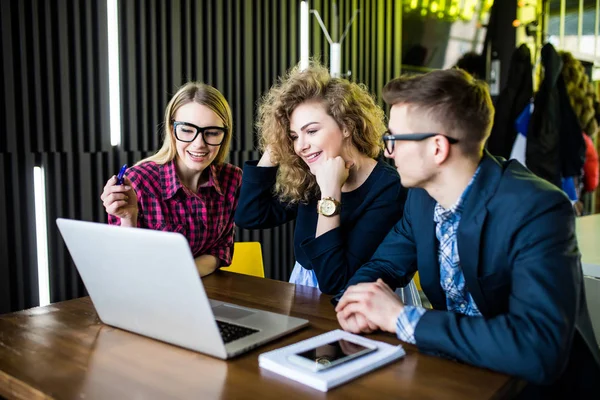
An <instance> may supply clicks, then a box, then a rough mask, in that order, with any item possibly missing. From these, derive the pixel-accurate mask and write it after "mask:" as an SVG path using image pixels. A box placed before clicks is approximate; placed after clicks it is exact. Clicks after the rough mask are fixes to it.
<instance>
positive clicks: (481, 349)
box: [335, 69, 600, 398]
mask: <svg viewBox="0 0 600 400" xmlns="http://www.w3.org/2000/svg"><path fill="white" fill-rule="evenodd" d="M383 97H384V100H385V101H386V102H387V103H388V104H390V105H391V111H390V120H389V132H386V134H385V135H384V136H383V141H384V143H385V149H386V150H385V151H386V155H387V156H388V157H390V158H393V159H394V161H395V164H396V167H397V169H398V172H399V174H400V177H401V179H402V184H403V185H404V186H406V187H409V188H412V189H410V191H409V194H408V199H407V201H406V205H405V209H404V215H403V217H402V219H401V221H399V222H398V223H397V224H396V225H395V226H394V228H392V230H391V231H390V233H389V234H388V236H387V237H386V238H385V239H384V241H383V243H382V244H381V245H380V246H379V248H378V249H377V251H376V252H375V254H374V255H373V257H372V258H371V260H370V262H368V263H367V264H365V265H363V266H362V267H361V268H360V269H359V270H358V271H357V273H356V274H355V275H354V277H353V278H352V279H351V280H350V282H349V284H348V288H347V289H346V291H345V293H344V294H343V296H341V295H340V296H341V299H340V296H338V297H337V298H336V299H335V300H338V299H339V303H338V304H337V307H336V311H337V313H338V320H339V322H340V325H341V326H342V327H343V328H344V329H345V330H348V331H351V332H357V333H358V332H370V331H373V330H376V329H381V330H385V331H389V332H394V333H396V335H397V336H398V338H399V339H400V340H402V341H405V342H407V343H411V344H416V345H417V346H418V348H419V349H420V350H421V351H424V352H428V353H432V354H436V355H442V356H445V357H449V358H452V359H456V360H460V361H463V362H466V363H469V364H473V365H476V366H480V367H484V368H490V369H493V370H496V371H500V372H503V373H507V374H510V375H515V376H518V377H520V378H522V379H525V380H527V381H528V382H529V383H530V384H529V385H528V386H527V388H526V389H525V392H524V393H523V395H524V397H526V398H535V397H540V398H554V397H558V398H563V397H564V396H568V397H569V398H582V397H586V395H588V394H590V393H594V391H595V394H594V396H597V394H598V393H600V391H598V390H599V389H598V386H597V385H598V378H600V367H599V365H600V354H599V351H598V345H597V344H596V341H595V338H594V335H593V331H592V326H591V323H590V319H589V315H588V311H587V305H586V300H585V294H584V287H583V277H582V270H581V264H580V254H579V251H578V248H577V240H576V237H575V220H574V214H573V210H572V208H571V204H570V202H569V200H568V199H567V197H566V196H565V195H564V194H563V193H562V192H561V191H560V190H559V189H558V188H556V187H554V186H553V185H551V184H549V183H548V182H546V181H544V180H542V179H540V178H538V177H536V176H534V175H533V174H532V173H531V172H530V171H529V170H527V169H526V168H525V167H524V166H522V165H521V164H519V163H518V162H517V161H514V160H513V161H506V160H504V159H502V158H498V157H494V156H492V155H491V154H489V153H488V152H487V151H486V150H485V149H484V144H485V141H486V140H487V138H488V136H489V133H490V130H491V124H492V121H493V114H494V110H493V106H492V103H491V99H490V96H489V93H488V90H487V88H486V87H485V85H484V84H483V83H481V82H479V81H477V80H475V79H473V78H472V77H471V76H470V75H469V74H467V73H466V72H464V71H462V70H458V69H454V70H441V71H434V72H430V73H428V74H425V75H420V76H414V77H400V78H397V79H394V80H392V81H391V82H389V83H388V84H387V85H386V87H385V88H384V91H383ZM417 270H418V271H419V276H420V281H421V285H422V288H423V291H424V292H425V294H426V295H427V297H428V299H429V301H430V302H431V304H432V306H433V310H429V309H424V308H421V307H413V306H408V305H404V304H402V302H401V301H400V300H399V299H398V298H397V297H396V296H395V295H394V292H393V291H392V288H395V287H398V286H403V285H406V284H407V283H408V282H409V281H410V279H411V278H412V276H413V275H414V273H415V272H416V271H417ZM390 287H391V288H390Z"/></svg>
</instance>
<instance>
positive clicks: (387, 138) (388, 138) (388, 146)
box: [382, 131, 458, 154]
mask: <svg viewBox="0 0 600 400" xmlns="http://www.w3.org/2000/svg"><path fill="white" fill-rule="evenodd" d="M434 136H443V137H445V138H446V139H447V140H448V143H450V144H455V143H458V139H455V138H453V137H450V136H446V135H442V134H441V133H405V134H403V135H392V134H391V133H390V131H387V132H385V134H384V135H383V137H382V139H383V144H384V146H385V150H386V151H387V152H388V154H392V153H393V152H394V147H395V143H396V140H412V141H417V142H420V141H421V140H425V139H429V138H430V137H434Z"/></svg>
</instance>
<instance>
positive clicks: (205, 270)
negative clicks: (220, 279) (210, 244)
mask: <svg viewBox="0 0 600 400" xmlns="http://www.w3.org/2000/svg"><path fill="white" fill-rule="evenodd" d="M194 261H195V262H196V269H197V270H198V273H199V274H200V276H206V275H210V274H212V273H213V272H215V270H216V269H217V268H219V265H221V260H219V259H218V258H217V257H215V256H213V255H210V254H203V255H201V256H198V257H196V259H195V260H194Z"/></svg>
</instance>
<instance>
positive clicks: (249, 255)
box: [223, 242, 265, 278]
mask: <svg viewBox="0 0 600 400" xmlns="http://www.w3.org/2000/svg"><path fill="white" fill-rule="evenodd" d="M223 271H229V272H235V273H237V274H244V275H252V276H257V277H259V278H264V277H265V267H264V265H263V259H262V249H261V247H260V242H235V243H234V244H233V259H232V260H231V265H230V266H229V267H223Z"/></svg>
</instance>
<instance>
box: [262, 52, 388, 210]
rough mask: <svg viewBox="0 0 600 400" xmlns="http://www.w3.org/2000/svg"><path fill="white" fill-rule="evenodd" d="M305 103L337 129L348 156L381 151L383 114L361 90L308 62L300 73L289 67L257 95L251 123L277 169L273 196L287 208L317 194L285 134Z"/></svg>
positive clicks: (374, 154)
mask: <svg viewBox="0 0 600 400" xmlns="http://www.w3.org/2000/svg"><path fill="white" fill-rule="evenodd" d="M307 101H317V102H320V103H321V104H322V105H323V106H324V108H325V111H326V112H327V114H328V115H330V116H331V117H332V118H333V119H334V120H335V121H336V123H337V124H338V126H339V127H340V129H342V130H346V131H347V132H348V133H349V134H350V136H349V140H346V141H345V142H346V143H347V144H346V145H347V146H349V149H348V150H349V153H352V152H353V151H358V152H360V153H361V154H363V155H366V156H368V157H369V158H373V159H376V158H377V157H378V156H379V155H380V154H381V152H382V150H383V142H382V140H381V136H382V135H383V133H384V132H385V129H386V128H385V124H384V113H383V110H382V109H381V107H379V106H378V105H377V103H376V102H375V100H374V98H373V97H372V96H371V95H370V94H369V92H368V90H367V87H366V86H365V85H362V84H356V83H354V82H350V81H348V80H346V79H341V78H332V77H331V76H330V75H329V72H328V71H327V69H326V68H325V67H323V66H322V65H320V64H318V63H316V62H314V61H313V62H311V65H310V66H309V67H308V68H307V69H306V70H304V71H301V70H300V68H299V67H298V66H296V67H294V68H292V69H291V70H289V71H288V72H287V73H286V74H285V75H284V76H282V77H280V78H279V80H278V81H277V83H276V84H275V85H273V86H272V87H271V89H270V90H269V92H268V93H267V94H266V95H265V96H263V98H262V100H261V104H260V105H259V109H258V120H257V123H256V126H257V128H258V132H259V134H258V135H259V149H260V150H261V151H263V152H264V151H265V150H266V149H267V148H269V149H270V151H271V161H272V162H274V163H277V164H279V170H278V172H277V181H276V184H275V194H277V195H278V196H279V198H280V200H282V201H285V202H289V203H298V202H303V203H306V202H309V201H310V199H311V198H313V197H314V196H317V195H318V191H319V187H318V185H317V181H316V178H315V176H314V175H312V174H311V173H310V169H309V168H308V166H307V165H306V163H305V162H304V161H303V160H302V159H301V158H300V157H299V156H298V155H297V154H296V153H295V151H294V144H293V141H292V139H291V137H290V135H289V131H290V116H291V114H292V112H293V111H294V109H295V108H296V107H297V106H299V105H300V104H302V103H304V102H307Z"/></svg>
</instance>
